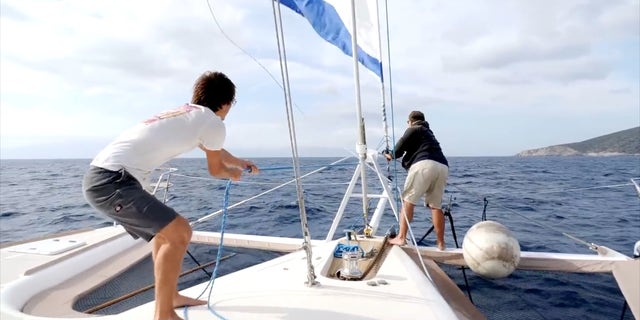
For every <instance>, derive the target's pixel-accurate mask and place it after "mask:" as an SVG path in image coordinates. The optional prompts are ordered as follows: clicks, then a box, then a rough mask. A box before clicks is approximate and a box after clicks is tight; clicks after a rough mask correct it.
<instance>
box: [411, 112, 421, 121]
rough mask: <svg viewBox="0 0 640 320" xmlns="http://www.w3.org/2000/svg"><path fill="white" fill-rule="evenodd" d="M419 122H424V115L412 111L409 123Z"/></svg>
mask: <svg viewBox="0 0 640 320" xmlns="http://www.w3.org/2000/svg"><path fill="white" fill-rule="evenodd" d="M419 120H420V121H424V113H422V112H420V111H411V113H409V121H411V122H415V121H419Z"/></svg>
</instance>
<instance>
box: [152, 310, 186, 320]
mask: <svg viewBox="0 0 640 320" xmlns="http://www.w3.org/2000/svg"><path fill="white" fill-rule="evenodd" d="M154 319H156V320H183V319H182V318H180V317H178V315H177V314H176V313H175V312H173V313H172V314H170V315H169V316H167V317H162V316H156V317H155V318H154Z"/></svg>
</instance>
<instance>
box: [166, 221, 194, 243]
mask: <svg viewBox="0 0 640 320" xmlns="http://www.w3.org/2000/svg"><path fill="white" fill-rule="evenodd" d="M160 233H162V234H163V236H164V237H165V238H166V239H167V242H169V243H170V244H172V245H176V246H180V247H187V246H188V245H189V242H191V235H192V233H193V232H192V230H191V226H190V225H189V221H187V219H185V218H183V217H181V216H178V217H176V219H175V220H173V221H172V222H171V223H170V224H169V226H168V228H165V229H163V230H162V231H161V232H160Z"/></svg>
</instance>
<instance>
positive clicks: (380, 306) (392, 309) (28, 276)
mask: <svg viewBox="0 0 640 320" xmlns="http://www.w3.org/2000/svg"><path fill="white" fill-rule="evenodd" d="M201 236H202V235H201ZM70 237H71V238H74V239H78V240H87V244H86V245H85V246H84V247H81V248H77V249H73V250H69V251H67V252H63V253H59V254H56V255H41V254H32V253H16V252H13V251H12V250H14V249H15V246H13V247H6V248H3V249H2V250H1V252H2V270H3V272H2V274H3V282H2V292H1V294H0V300H1V303H2V304H1V307H0V310H1V311H0V312H1V315H2V316H1V318H2V319H3V320H4V319H16V320H17V319H33V320H35V319H41V320H44V319H71V318H73V319H89V318H95V316H94V315H89V314H83V313H80V312H78V311H74V310H72V309H71V306H72V304H73V302H74V301H75V300H76V299H77V298H78V297H79V296H82V295H83V294H84V293H85V292H86V291H88V290H90V289H92V288H95V287H96V286H98V285H100V284H101V283H104V282H106V281H108V280H109V279H110V278H112V277H114V276H116V275H117V274H119V273H120V272H122V271H123V270H124V269H125V267H127V266H129V265H133V264H134V263H135V262H136V261H138V260H139V259H141V258H143V257H145V256H146V255H147V254H148V253H149V248H148V246H147V244H145V243H143V242H140V241H133V240H132V239H131V238H130V237H129V236H128V235H127V234H126V233H124V232H123V231H122V229H121V228H119V227H107V228H102V229H96V230H94V231H86V232H83V233H79V234H73V235H68V236H64V237H60V238H59V239H61V240H65V239H68V238H70ZM212 237H213V236H212ZM196 238H197V237H196ZM249 238H250V236H249ZM229 239H234V237H233V236H229ZM291 240H293V239H289V240H286V241H285V242H287V241H291ZM229 241H230V242H233V240H229ZM360 241H361V243H364V242H365V241H366V240H363V239H361V240H360ZM381 241H382V239H380V238H378V239H374V240H370V243H371V245H373V244H378V245H381ZM257 242H258V240H257V239H256V241H255V243H257ZM337 242H338V240H335V241H331V242H324V241H322V242H314V245H313V247H314V248H313V249H314V262H313V264H314V267H315V270H317V273H318V277H317V281H318V282H319V283H320V284H319V285H317V286H307V285H306V284H305V279H306V278H305V275H306V273H307V267H306V263H304V259H305V253H304V251H301V250H297V251H295V252H293V253H290V254H286V255H284V256H282V257H279V258H276V259H273V260H270V261H267V262H264V263H261V264H258V265H255V266H253V267H250V268H247V269H244V270H240V271H237V272H234V273H232V274H229V275H226V276H223V277H220V278H219V279H215V283H214V286H213V291H212V294H211V298H210V300H209V306H210V307H211V308H212V309H213V310H215V311H216V312H218V313H220V314H221V315H222V316H223V317H224V318H228V319H256V317H258V315H259V318H260V319H297V318H302V317H304V318H305V319H327V318H338V319H406V318H407V317H409V318H411V317H414V316H415V315H417V314H420V315H423V316H425V317H427V318H429V319H457V318H459V315H458V314H457V313H456V312H455V311H454V310H453V309H452V308H451V307H450V306H449V305H448V304H447V302H446V301H445V300H444V299H443V297H442V295H441V294H440V293H439V291H438V289H437V288H436V286H435V285H434V283H433V282H432V281H431V280H430V279H429V277H428V276H427V275H425V274H424V272H422V271H421V269H420V268H419V267H418V266H417V265H416V264H415V263H414V261H413V260H412V259H411V257H409V255H407V254H406V253H405V252H404V251H403V250H402V249H401V248H399V247H394V246H387V247H386V248H387V250H388V254H386V257H385V258H384V260H383V261H382V263H381V264H380V266H379V268H378V269H377V270H376V271H374V272H372V273H371V275H370V276H367V277H366V278H365V280H362V281H344V280H339V279H337V278H335V276H334V275H335V270H337V269H336V268H338V269H339V268H340V267H341V266H342V265H341V261H339V260H341V259H336V258H334V256H333V250H334V248H335V246H336V244H337ZM298 243H300V242H299V241H298ZM123 253H128V254H127V255H126V256H123V257H122V258H120V259H116V258H115V257H118V256H120V255H122V254H123ZM123 261H128V263H126V264H123ZM371 284H375V285H371ZM206 286H207V283H203V284H200V285H197V286H194V287H192V288H188V289H186V290H184V291H182V293H183V294H185V295H188V296H192V297H197V296H199V295H200V294H201V293H203V292H204V290H205V287H206ZM208 295H209V292H208V291H206V292H205V293H204V295H203V296H202V297H201V298H202V299H208ZM153 309H154V304H153V302H151V303H147V304H144V305H141V306H138V307H135V308H133V309H130V310H128V311H125V312H123V313H121V314H118V315H108V316H100V317H101V318H104V319H150V318H152V316H153ZM178 312H179V313H180V312H183V311H182V310H178ZM187 312H188V318H189V319H195V320H197V319H211V318H212V316H213V315H212V311H211V310H209V309H208V308H207V306H200V307H190V308H188V310H187ZM476 314H477V315H478V316H480V314H479V313H476Z"/></svg>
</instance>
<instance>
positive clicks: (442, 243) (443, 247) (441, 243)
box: [438, 242, 447, 251]
mask: <svg viewBox="0 0 640 320" xmlns="http://www.w3.org/2000/svg"><path fill="white" fill-rule="evenodd" d="M446 248H447V247H446V246H445V245H444V242H438V250H440V251H444V249H446Z"/></svg>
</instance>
